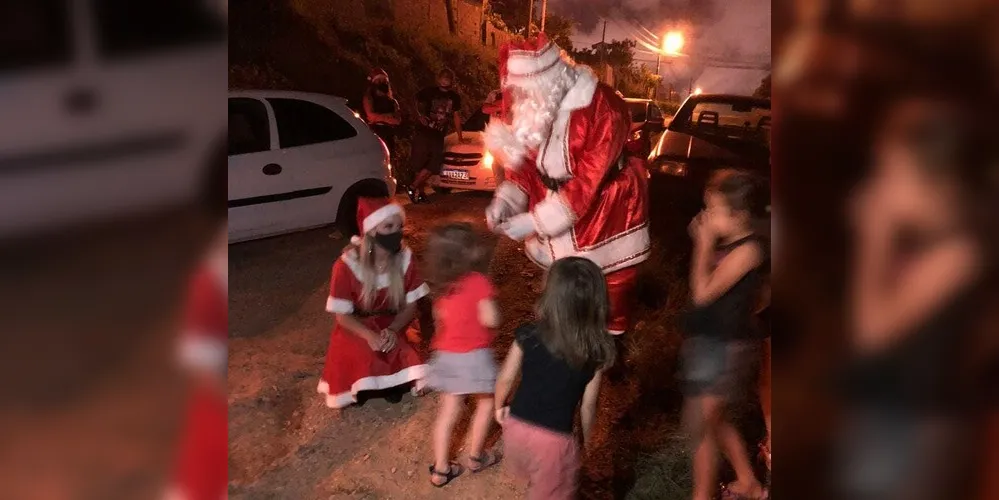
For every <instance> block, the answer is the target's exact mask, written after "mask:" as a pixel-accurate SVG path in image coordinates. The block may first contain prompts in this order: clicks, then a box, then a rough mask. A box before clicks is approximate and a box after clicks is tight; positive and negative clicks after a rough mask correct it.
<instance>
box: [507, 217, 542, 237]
mask: <svg viewBox="0 0 999 500" xmlns="http://www.w3.org/2000/svg"><path fill="white" fill-rule="evenodd" d="M499 228H500V231H503V234H505V235H506V236H507V238H510V239H511V240H516V241H521V240H523V239H524V238H527V237H528V236H530V235H532V234H535V233H537V232H538V228H537V227H535V226H534V216H533V215H531V214H530V213H526V214H520V215H515V216H513V217H511V218H509V219H507V220H506V222H504V223H502V224H500V226H499Z"/></svg>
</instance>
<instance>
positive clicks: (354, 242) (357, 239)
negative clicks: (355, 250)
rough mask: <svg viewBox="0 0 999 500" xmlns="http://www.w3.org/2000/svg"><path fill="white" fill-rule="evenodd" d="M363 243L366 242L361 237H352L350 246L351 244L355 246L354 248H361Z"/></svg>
mask: <svg viewBox="0 0 999 500" xmlns="http://www.w3.org/2000/svg"><path fill="white" fill-rule="evenodd" d="M361 243H364V240H363V239H361V237H360V236H351V237H350V244H351V245H354V246H361Z"/></svg>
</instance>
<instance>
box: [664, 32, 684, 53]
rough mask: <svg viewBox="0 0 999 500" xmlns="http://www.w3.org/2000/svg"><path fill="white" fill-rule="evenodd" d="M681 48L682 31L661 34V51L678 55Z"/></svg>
mask: <svg viewBox="0 0 999 500" xmlns="http://www.w3.org/2000/svg"><path fill="white" fill-rule="evenodd" d="M682 48H683V33H680V32H679V31H670V32H669V33H666V35H665V36H663V52H665V53H666V54H667V55H679V54H680V49H682Z"/></svg>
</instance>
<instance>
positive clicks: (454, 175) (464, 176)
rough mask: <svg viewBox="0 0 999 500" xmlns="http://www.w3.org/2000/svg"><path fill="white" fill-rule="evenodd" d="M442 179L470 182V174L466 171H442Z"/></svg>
mask: <svg viewBox="0 0 999 500" xmlns="http://www.w3.org/2000/svg"><path fill="white" fill-rule="evenodd" d="M441 177H447V178H448V179H458V180H462V181H467V180H468V172H466V171H464V170H442V171H441Z"/></svg>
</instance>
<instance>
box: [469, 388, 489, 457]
mask: <svg viewBox="0 0 999 500" xmlns="http://www.w3.org/2000/svg"><path fill="white" fill-rule="evenodd" d="M492 422H493V395H492V394H489V395H485V396H480V397H479V400H478V402H477V403H476V405H475V415H474V416H473V417H472V428H471V431H470V432H469V435H468V456H470V457H475V458H479V457H481V456H482V447H483V446H485V444H486V436H487V435H488V434H489V426H490V424H492Z"/></svg>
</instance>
